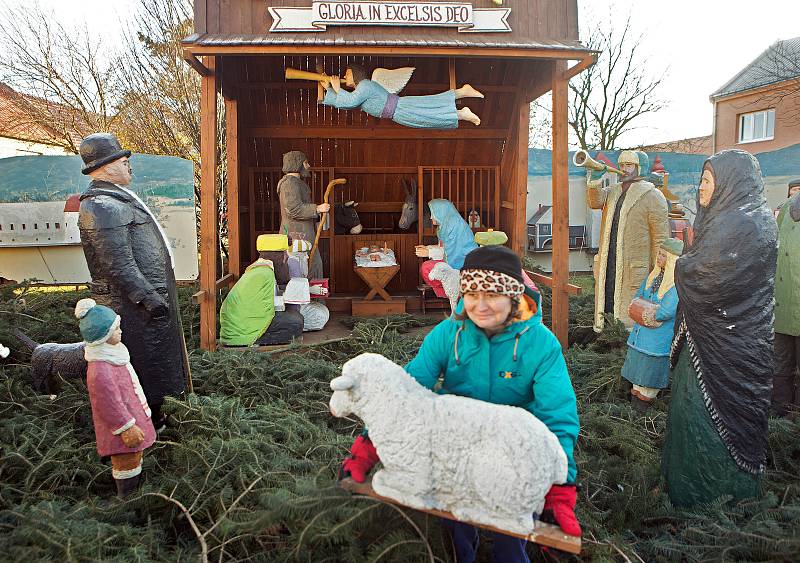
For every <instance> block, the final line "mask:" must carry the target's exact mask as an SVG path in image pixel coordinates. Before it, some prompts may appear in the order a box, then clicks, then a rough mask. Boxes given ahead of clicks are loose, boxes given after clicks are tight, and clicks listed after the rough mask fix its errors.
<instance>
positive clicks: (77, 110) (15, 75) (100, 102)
mask: <svg viewBox="0 0 800 563" xmlns="http://www.w3.org/2000/svg"><path fill="white" fill-rule="evenodd" d="M0 49H1V50H2V52H3V57H1V58H0V74H2V77H3V80H4V81H6V82H7V83H8V84H9V85H10V86H11V87H12V88H14V89H16V90H17V91H19V92H24V93H25V94H27V95H24V96H23V95H19V96H17V98H16V100H15V101H16V103H17V105H18V106H19V107H20V108H21V109H22V110H23V111H22V112H21V113H20V114H19V115H18V116H15V117H16V118H17V119H18V122H17V123H16V124H15V125H16V126H18V127H22V128H24V127H26V126H30V125H36V126H37V127H39V128H42V129H45V130H48V131H50V132H51V134H52V135H51V136H52V138H51V139H50V141H51V142H53V143H54V144H56V145H57V146H60V147H62V148H63V149H64V150H66V151H68V152H73V153H77V152H78V145H79V144H80V139H81V137H82V136H83V135H84V134H85V133H86V132H89V131H111V130H113V129H114V127H115V125H116V113H117V110H118V108H119V98H118V96H117V94H118V92H119V74H118V68H119V65H118V62H117V60H116V58H115V57H114V56H113V55H111V56H110V55H109V54H108V53H107V52H105V51H104V49H103V46H102V45H101V43H100V42H99V41H96V40H93V38H92V37H91V36H90V35H89V32H88V30H87V29H86V28H85V27H84V28H82V29H67V28H66V27H65V26H64V25H62V24H60V23H58V22H57V21H56V20H55V18H54V17H53V15H52V14H51V13H49V12H46V11H44V10H43V9H42V8H41V7H40V6H39V5H38V4H36V3H32V4H26V5H24V6H23V5H21V4H18V5H16V6H6V7H4V8H2V9H0Z"/></svg>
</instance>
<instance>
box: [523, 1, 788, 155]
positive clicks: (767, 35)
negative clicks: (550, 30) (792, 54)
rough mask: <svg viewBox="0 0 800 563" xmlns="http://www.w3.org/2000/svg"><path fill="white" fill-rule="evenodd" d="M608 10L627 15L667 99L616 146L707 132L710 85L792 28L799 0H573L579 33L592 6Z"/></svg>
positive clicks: (601, 12)
mask: <svg viewBox="0 0 800 563" xmlns="http://www.w3.org/2000/svg"><path fill="white" fill-rule="evenodd" d="M509 4H510V5H511V6H512V9H513V1H512V2H509ZM612 10H613V13H614V14H616V15H618V17H619V18H620V19H623V20H624V18H626V17H627V16H628V14H630V15H631V21H632V23H633V24H634V25H635V26H636V27H637V28H638V29H639V30H640V32H641V33H642V34H643V35H644V37H643V40H642V51H643V55H645V56H646V57H647V58H648V59H649V66H651V67H652V68H653V69H654V71H655V72H657V73H660V72H661V71H662V70H664V69H666V70H667V76H666V78H665V79H664V82H663V84H662V87H661V89H660V93H661V95H662V96H663V97H664V99H666V100H667V102H668V106H667V107H666V108H664V109H663V110H661V111H659V112H658V113H656V114H653V115H648V116H643V117H642V118H641V121H639V122H638V126H637V129H636V130H635V131H632V132H630V133H629V134H627V135H626V136H625V137H623V138H621V139H620V141H621V142H620V145H622V146H637V145H641V144H644V145H649V144H655V143H659V142H664V141H673V140H678V139H685V138H689V137H699V136H701V135H710V134H711V127H712V111H713V110H712V105H711V102H710V101H709V99H708V98H709V96H710V95H711V93H712V92H714V91H715V90H717V89H718V88H719V87H720V86H722V85H723V84H725V83H726V82H727V81H728V80H730V79H731V78H733V77H734V76H735V75H736V73H738V72H739V71H740V70H741V69H742V68H744V67H745V66H747V65H748V64H749V63H750V62H752V61H753V60H754V59H755V58H756V57H757V56H758V55H759V54H761V53H762V52H763V51H764V50H765V49H766V48H767V47H769V46H770V45H771V44H772V43H774V42H775V41H777V40H779V39H790V38H792V37H797V36H800V0H757V1H756V0H672V1H669V2H653V1H652V0H639V1H637V2H633V1H628V0H624V1H623V0H578V13H579V20H580V33H581V35H582V36H588V35H589V33H590V29H589V26H590V23H589V22H587V20H589V19H591V14H592V13H596V14H597V17H599V18H601V20H600V21H607V20H608V14H609V13H612Z"/></svg>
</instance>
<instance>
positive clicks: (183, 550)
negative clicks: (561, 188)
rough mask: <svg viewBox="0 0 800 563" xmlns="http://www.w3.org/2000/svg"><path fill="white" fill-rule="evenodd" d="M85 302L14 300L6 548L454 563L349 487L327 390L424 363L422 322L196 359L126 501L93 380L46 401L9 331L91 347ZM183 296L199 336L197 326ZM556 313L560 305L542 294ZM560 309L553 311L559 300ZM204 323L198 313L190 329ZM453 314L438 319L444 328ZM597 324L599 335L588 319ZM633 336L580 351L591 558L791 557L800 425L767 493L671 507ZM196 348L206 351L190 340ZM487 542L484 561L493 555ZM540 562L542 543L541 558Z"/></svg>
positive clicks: (348, 438)
mask: <svg viewBox="0 0 800 563" xmlns="http://www.w3.org/2000/svg"><path fill="white" fill-rule="evenodd" d="M84 293H85V292H81V293H79V294H76V293H75V292H41V291H38V290H35V289H33V288H26V287H22V288H17V290H16V291H11V290H10V289H4V290H2V292H0V342H3V343H4V344H6V345H9V346H11V348H12V350H13V355H12V357H10V358H8V359H7V360H5V361H4V362H3V363H2V364H0V445H1V446H2V457H0V544H2V545H3V546H4V553H3V556H4V557H6V558H9V559H12V560H25V561H52V560H71V561H97V560H103V561H106V560H108V561H115V560H116V561H196V560H197V559H198V558H200V559H201V560H211V561H247V560H253V561H308V562H318V561H337V562H338V561H354V562H355V561H357V562H361V561H402V562H405V561H408V562H417V561H430V560H434V561H448V560H450V561H452V560H453V557H452V550H451V546H450V541H449V539H448V538H447V536H446V534H444V533H443V530H442V527H441V525H440V523H439V522H438V520H437V519H436V518H433V517H430V516H426V515H423V514H420V513H417V512H415V511H412V510H405V509H399V508H397V507H393V506H390V505H386V504H383V503H380V502H378V501H375V500H373V499H369V498H364V497H357V496H350V495H349V494H347V493H345V492H343V491H341V490H340V489H338V488H337V487H336V484H335V478H336V473H337V471H338V466H339V463H340V462H341V460H342V459H343V458H344V456H345V455H346V454H347V450H348V448H349V446H350V444H351V443H352V440H353V437H354V436H355V435H356V434H357V433H358V432H360V430H361V424H360V422H359V421H358V420H356V419H336V418H333V417H332V416H331V415H330V413H329V412H328V405H327V403H328V400H329V398H330V393H331V392H330V389H329V387H328V382H329V381H330V380H331V379H332V378H333V377H335V376H337V375H338V374H339V373H340V369H341V365H342V364H343V363H344V362H345V361H346V360H347V359H349V358H350V357H352V356H353V355H356V354H358V353H361V352H364V351H371V352H378V353H381V354H384V355H386V356H387V357H389V358H391V359H392V360H394V361H396V362H398V363H404V362H407V361H408V360H410V359H411V358H412V357H413V355H414V354H415V352H416V350H417V348H418V347H419V344H420V342H421V336H419V335H414V334H413V333H410V332H409V331H410V330H411V329H412V328H415V327H416V326H419V324H420V321H419V319H415V318H413V317H409V316H402V317H390V318H386V319H374V320H370V321H366V322H364V321H358V320H354V321H352V325H351V326H352V328H353V331H354V336H353V337H352V338H351V339H349V340H347V341H344V342H339V343H336V344H329V345H325V346H320V347H316V348H314V349H313V352H312V351H309V350H307V349H298V350H295V351H293V352H291V353H286V354H281V355H278V356H274V355H268V354H258V353H252V352H244V353H243V352H232V351H220V352H216V353H204V352H200V351H197V350H194V351H193V352H192V353H191V356H190V359H191V363H192V373H193V379H194V385H195V394H194V395H192V396H190V397H189V398H188V400H187V401H185V402H180V401H173V400H169V401H168V402H167V403H166V405H165V410H166V412H167V413H168V414H169V415H170V417H171V418H172V420H173V422H174V425H173V426H172V427H171V428H169V429H168V430H167V431H166V432H165V433H163V434H162V435H161V436H160V438H159V441H158V442H157V443H156V445H155V446H154V447H152V448H150V449H149V450H148V451H147V452H146V454H145V458H144V475H145V478H144V481H143V485H142V487H141V489H140V491H139V492H137V493H136V494H135V495H133V496H132V497H131V498H130V499H129V500H127V501H125V502H121V501H118V500H116V499H115V498H113V494H114V486H113V482H112V479H111V468H110V465H109V464H108V463H107V462H106V461H104V460H100V459H99V458H98V456H97V453H96V450H95V446H94V433H93V430H92V424H91V412H90V408H89V405H88V399H87V396H86V388H85V385H84V384H83V382H81V381H69V382H64V384H63V386H62V389H61V391H60V393H59V394H58V396H57V397H50V396H40V395H36V393H35V392H34V391H32V390H31V388H30V386H29V384H28V381H29V378H30V376H29V367H28V366H27V365H26V362H27V360H28V354H27V351H25V350H24V349H21V348H20V346H19V345H18V344H17V341H16V339H14V338H13V336H11V329H12V328H13V327H18V328H21V329H22V330H24V331H25V332H26V333H28V334H30V335H31V336H32V337H33V338H34V339H35V340H38V341H41V342H45V341H58V342H72V341H77V340H78V339H79V337H78V332H77V323H76V322H75V320H74V317H73V316H72V308H73V307H74V304H75V302H76V301H77V300H78V299H79V298H80V297H83V296H85V295H84ZM190 293H191V290H190V289H187V290H182V291H181V297H182V301H181V302H182V310H183V320H184V328H185V332H186V335H187V339H196V335H197V333H198V331H197V326H196V325H197V314H196V312H194V311H193V309H192V307H191V306H190V305H188V297H189V294H190ZM543 299H544V300H545V303H546V302H547V301H548V300H549V294H548V292H547V291H546V290H544V289H543ZM592 306H593V303H592V300H591V299H590V296H582V297H580V298H579V299H577V300H575V301H574V302H572V303H571V313H570V314H571V320H572V322H573V323H572V326H571V333H579V332H580V330H583V329H582V328H581V327H584V328H585V326H590V324H591V307H592ZM544 310H545V312H547V311H548V310H549V307H548V306H547V305H545V308H544ZM192 315H194V316H193V317H192ZM436 320H438V319H437V318H436V317H435V316H434V317H433V318H432V319H429V320H426V321H422V324H429V323H430V322H435V321H436ZM587 322H588V323H589V325H586V324H585V323H587ZM625 336H626V335H625V333H624V329H620V327H619V326H618V325H614V324H611V325H610V326H609V328H607V329H606V331H605V332H604V333H602V334H601V335H599V337H597V338H595V337H594V335H593V334H592V335H589V337H587V338H585V339H584V340H583V341H582V344H580V345H576V346H573V347H572V348H571V349H570V350H569V351H568V352H567V362H568V366H569V369H570V374H571V376H572V378H573V382H574V385H575V389H576V392H577V395H578V401H579V410H580V415H581V428H582V430H581V437H580V440H579V443H578V447H577V452H576V461H577V464H578V468H579V475H578V478H579V481H580V482H581V484H582V486H583V490H582V491H581V493H580V498H579V503H578V516H579V518H580V520H581V522H582V524H583V527H584V531H585V536H584V554H583V557H584V558H585V559H587V560H590V559H591V560H598V561H602V560H622V559H624V558H628V559H630V560H631V561H634V560H638V559H642V560H645V561H674V560H678V559H682V560H695V561H700V560H718V559H726V560H748V561H781V560H792V559H795V558H796V554H797V553H798V552H800V525H798V522H800V484H798V481H797V475H798V471H799V470H800V425H799V424H798V423H796V422H792V421H788V420H772V421H771V424H770V461H769V469H768V472H767V474H766V476H765V479H764V495H763V497H762V498H761V499H758V500H752V501H746V502H741V503H738V504H736V505H731V504H729V503H727V502H725V499H721V500H720V501H718V502H717V503H714V504H712V505H710V506H707V507H703V508H702V509H701V510H696V511H693V512H687V511H681V510H677V509H675V508H674V507H672V506H670V504H669V501H668V499H667V496H666V495H665V494H664V491H663V488H662V483H661V478H660V451H661V447H662V444H663V438H664V432H665V427H666V401H664V400H661V399H659V400H658V401H656V404H655V406H654V407H653V408H651V410H650V412H649V413H648V415H647V416H646V417H643V416H640V415H638V414H637V413H635V412H634V411H633V410H632V409H631V408H630V406H629V405H628V404H627V401H626V393H627V390H626V389H625V388H624V386H623V385H622V383H621V382H620V378H619V371H620V368H621V366H622V363H623V361H624V354H625V345H624V343H625ZM190 346H191V345H190ZM487 544H488V542H484V544H483V545H482V547H481V552H480V557H479V561H489V560H490V546H489V545H487ZM529 551H530V553H531V554H532V555H534V554H535V553H536V552H537V551H538V548H537V547H535V546H530V547H529Z"/></svg>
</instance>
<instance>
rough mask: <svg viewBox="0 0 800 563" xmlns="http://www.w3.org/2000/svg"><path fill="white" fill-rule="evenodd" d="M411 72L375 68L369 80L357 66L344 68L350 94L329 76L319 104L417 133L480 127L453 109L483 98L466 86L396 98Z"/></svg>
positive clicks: (473, 117) (462, 110) (477, 121)
mask: <svg viewBox="0 0 800 563" xmlns="http://www.w3.org/2000/svg"><path fill="white" fill-rule="evenodd" d="M414 70H415V69H414V68H413V67H404V68H398V69H394V70H389V69H385V68H378V69H375V71H374V72H373V73H372V77H371V79H370V78H367V77H368V74H367V71H366V70H365V69H364V68H363V67H361V66H360V65H357V64H351V65H348V67H347V70H346V71H345V73H344V85H345V86H347V87H348V88H353V91H352V92H348V91H347V90H344V89H343V88H342V87H341V86H342V79H341V78H339V77H338V76H333V77H331V80H330V82H327V81H324V82H322V83H321V84H322V86H323V87H324V88H325V90H326V92H325V98H324V99H323V101H322V103H323V104H325V105H326V106H332V107H335V108H338V109H361V110H362V111H364V112H366V113H368V114H369V115H371V116H373V117H379V118H383V119H391V120H392V121H394V122H395V123H399V124H400V125H405V126H406V127H416V128H420V129H456V128H457V127H458V122H459V120H461V121H469V122H470V123H473V124H474V125H480V124H481V120H480V118H479V117H478V116H477V115H475V113H473V111H472V110H471V109H470V108H468V107H466V106H465V107H463V108H457V107H456V100H460V99H462V98H483V94H481V93H480V92H479V91H477V90H476V89H475V88H473V87H472V86H470V85H469V84H464V85H463V86H461V87H460V88H456V89H454V90H447V91H446V92H442V93H440V94H434V95H429V96H398V95H397V94H398V92H400V91H401V90H402V89H403V88H404V87H405V85H406V84H407V83H408V81H409V79H410V78H411V75H412V74H413V73H414Z"/></svg>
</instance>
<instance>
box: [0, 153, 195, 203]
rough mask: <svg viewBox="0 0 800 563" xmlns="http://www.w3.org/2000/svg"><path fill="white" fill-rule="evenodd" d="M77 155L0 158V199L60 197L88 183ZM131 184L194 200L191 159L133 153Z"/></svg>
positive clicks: (138, 188) (154, 192) (152, 192)
mask: <svg viewBox="0 0 800 563" xmlns="http://www.w3.org/2000/svg"><path fill="white" fill-rule="evenodd" d="M82 166H83V162H82V161H81V158H80V157H79V156H15V157H11V158H2V159H0V202H8V203H13V202H21V201H22V202H24V201H61V200H64V199H66V198H67V197H68V196H69V195H71V194H75V193H81V192H83V191H84V190H86V187H87V186H88V185H89V178H88V176H84V175H83V174H81V167H82ZM131 166H132V167H133V182H132V183H131V188H132V189H134V190H135V191H136V192H137V193H139V194H140V195H142V196H161V197H168V198H171V199H191V200H192V201H193V200H194V171H193V168H192V163H191V162H190V161H188V160H184V159H182V158H177V157H173V156H154V155H149V154H134V155H133V156H132V157H131Z"/></svg>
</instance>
